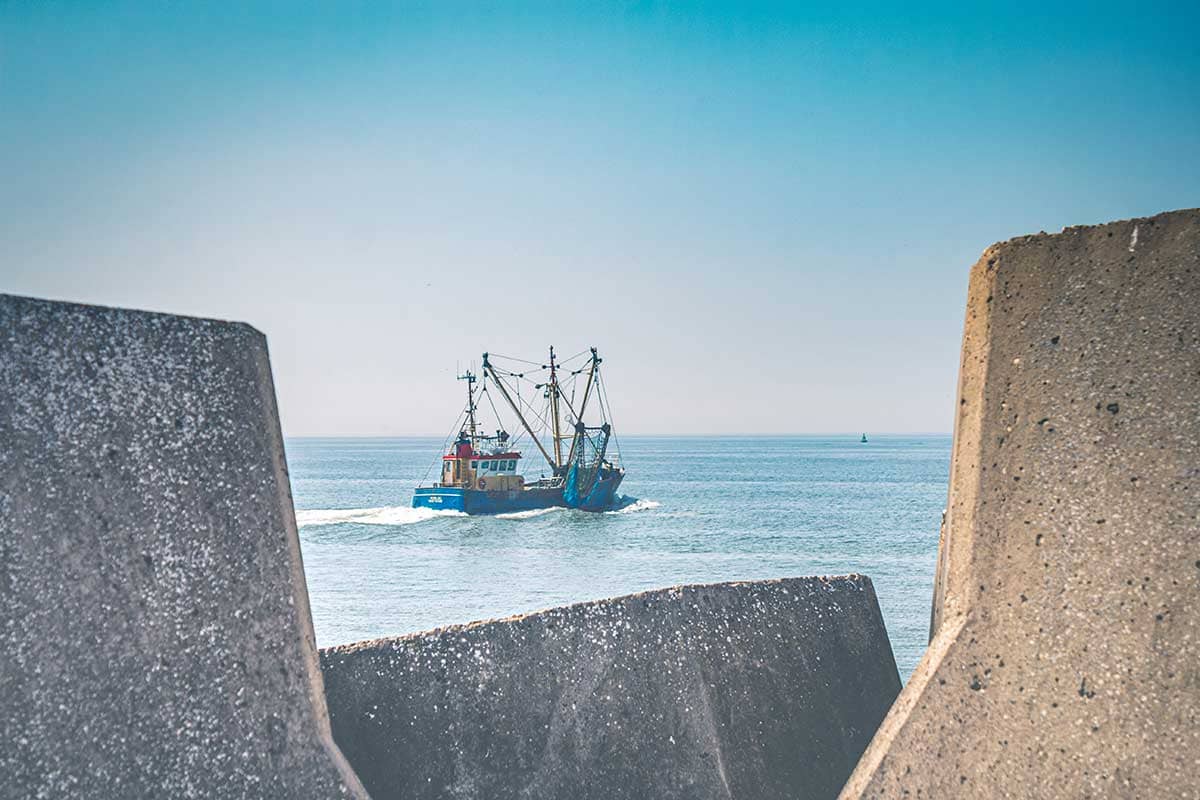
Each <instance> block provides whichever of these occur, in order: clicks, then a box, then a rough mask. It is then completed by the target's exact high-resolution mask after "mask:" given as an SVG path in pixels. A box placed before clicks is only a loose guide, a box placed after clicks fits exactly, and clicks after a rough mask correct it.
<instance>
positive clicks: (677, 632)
mask: <svg viewBox="0 0 1200 800" xmlns="http://www.w3.org/2000/svg"><path fill="white" fill-rule="evenodd" d="M321 664H322V669H323V670H324V673H325V688H326V693H327V698H328V704H329V709H330V718H331V721H332V725H333V732H334V738H335V740H336V741H337V742H338V745H339V746H340V747H341V749H342V752H343V753H345V754H346V757H347V758H348V759H349V760H350V762H351V764H352V765H353V766H354V768H355V770H356V771H357V772H358V775H359V777H360V778H361V779H362V781H363V783H364V785H365V786H366V787H367V789H368V790H369V791H370V792H371V796H372V797H374V798H375V800H386V798H400V797H404V798H423V797H427V798H435V797H438V798H451V797H453V798H497V799H499V798H510V797H511V798H515V797H539V798H556V797H574V798H647V797H655V798H728V797H755V798H767V799H769V798H785V797H786V798H828V797H833V796H834V795H836V794H837V792H838V789H839V788H840V787H841V786H842V784H843V783H844V781H845V779H846V777H847V776H848V775H849V774H850V770H851V769H852V768H853V766H854V764H855V762H856V761H857V760H858V757H859V754H860V753H861V752H862V750H863V749H864V748H865V747H866V744H867V741H868V740H869V739H870V736H871V734H872V733H873V731H874V730H875V728H876V726H877V725H878V724H879V721H880V719H882V717H883V715H884V714H885V713H886V711H887V709H888V707H889V706H890V705H891V703H892V700H893V699H894V698H895V696H896V694H897V693H898V692H899V690H900V680H899V676H898V674H897V671H896V666H895V662H894V660H893V658H892V652H891V647H890V645H889V643H888V640H887V634H886V632H885V630H884V626H883V621H882V618H881V617H880V614H879V608H878V605H877V602H876V599H875V592H874V589H873V588H872V586H871V582H870V580H869V579H867V578H865V577H863V576H858V575H851V576H846V577H838V578H797V579H787V580H776V581H762V582H754V583H730V584H715V585H706V586H683V587H678V588H673V589H666V590H660V591H653V592H646V593H644V594H637V595H631V596H628V597H620V598H615V599H611V600H602V601H598V602H593V603H582V604H578V605H572V606H567V607H563V608H555V609H550V610H548V611H542V612H538V613H535V614H529V615H525V616H519V617H513V618H510V619H502V620H496V621H491V622H481V623H474V624H471V625H461V626H452V627H447V628H442V629H439V630H436V631H431V632H429V633H422V634H414V635H411V636H403V637H398V638H394V639H380V640H376V641H370V642H362V643H358V644H354V645H346V646H341V647H333V648H328V649H324V650H322V651H321Z"/></svg>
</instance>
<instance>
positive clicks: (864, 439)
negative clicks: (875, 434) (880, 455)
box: [862, 433, 867, 444]
mask: <svg viewBox="0 0 1200 800" xmlns="http://www.w3.org/2000/svg"><path fill="white" fill-rule="evenodd" d="M862 443H863V444H866V443H867V435H866V434H865V433H864V434H863V438H862Z"/></svg>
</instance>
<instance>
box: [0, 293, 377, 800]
mask: <svg viewBox="0 0 1200 800" xmlns="http://www.w3.org/2000/svg"><path fill="white" fill-rule="evenodd" d="M0 609H2V612H0V613H2V615H3V616H2V620H3V621H2V623H0V717H2V720H3V722H2V723H0V724H2V725H3V735H2V737H0V797H6V798H7V797H12V798H18V797H19V798H33V797H55V798H58V797H72V798H75V797H96V798H118V797H119V798H132V797H156V798H159V797H231V798H232V797H256V798H257V797H280V798H303V797H321V798H328V797H342V796H344V797H366V794H365V792H364V791H363V790H362V787H361V785H360V784H359V783H358V781H357V778H356V777H355V776H354V774H353V772H352V771H351V770H350V769H349V767H348V766H347V765H346V763H345V761H344V759H342V757H341V755H340V753H339V752H338V750H337V748H336V747H335V746H334V745H333V742H332V739H331V737H330V733H329V725H328V717H327V715H326V711H325V704H324V695H323V688H322V682H321V673H320V669H319V666H318V663H317V656H316V648H315V644H314V639H313V633H312V623H311V620H310V617H309V610H308V596H307V593H306V590H305V584H304V573H303V570H302V568H301V563H300V550H299V544H298V539H297V536H296V526H295V520H294V518H293V511H292V501H291V495H290V488H289V484H288V477H287V467H286V464H285V462H284V454H283V446H282V439H281V436H280V431H279V421H278V418H277V414H276V408H275V395H274V388H273V385H272V382H271V371H270V365H269V363H268V360H267V347H266V340H265V339H264V337H263V336H262V335H261V334H260V333H258V332H257V331H255V330H254V329H252V328H250V327H247V326H245V325H240V324H231V323H225V322H215V321H212V320H202V319H189V318H184V317H177V316H168V315H162V314H149V313H142V312H136V311H126V310H119V309H109V308H98V307H91V306H81V305H73V304H68V303H54V302H47V301H42V300H32V299H27V298H20V297H12V296H0Z"/></svg>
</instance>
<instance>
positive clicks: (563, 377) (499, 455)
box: [412, 347, 625, 514]
mask: <svg viewBox="0 0 1200 800" xmlns="http://www.w3.org/2000/svg"><path fill="white" fill-rule="evenodd" d="M583 356H587V357H588V358H587V360H586V361H584V362H583V363H582V365H580V366H578V367H575V368H572V366H571V364H572V362H575V361H576V360H577V359H579V358H580V357H583ZM497 361H501V362H516V366H515V367H509V366H502V365H501V364H498V363H497ZM601 362H602V359H601V358H600V356H599V354H598V353H597V352H596V348H594V347H592V348H589V349H588V350H585V351H583V352H582V353H579V354H578V355H576V356H572V357H571V358H570V359H566V360H563V361H560V360H559V359H558V358H557V357H556V355H555V353H554V348H553V347H551V348H550V359H549V362H548V363H545V364H540V365H539V364H537V363H536V362H530V361H524V360H521V359H510V358H508V357H504V356H495V355H491V354H488V353H484V354H483V366H482V371H481V374H480V375H475V374H474V373H473V372H471V371H470V370H468V371H467V372H465V373H464V374H462V375H459V376H458V378H459V380H462V381H464V382H465V383H466V386H467V406H466V408H465V409H464V411H463V412H462V414H460V416H459V422H457V423H456V424H455V428H456V429H457V430H458V434H457V436H456V437H455V439H454V442H453V444H452V445H451V446H450V448H449V450H448V452H446V454H445V455H443V456H442V459H441V472H440V475H439V479H438V480H437V481H436V482H434V483H432V484H431V485H422V486H418V487H417V489H416V490H415V491H414V493H413V500H412V504H413V507H414V508H422V507H424V508H435V509H446V510H452V511H461V512H465V513H467V514H496V513H504V512H512V511H525V510H532V509H536V508H551V507H554V506H565V507H568V508H577V509H581V510H584V511H604V510H607V509H610V508H612V507H614V505H615V504H616V502H617V488H618V487H619V486H620V485H621V480H622V479H623V478H624V477H625V470H624V468H623V467H621V466H620V459H619V455H616V456H614V454H612V453H610V450H609V445H610V443H612V444H615V438H614V436H613V429H612V424H611V422H610V420H609V410H608V406H607V401H606V399H605V398H604V393H603V380H602V378H601V376H600V364H601ZM541 378H544V380H542V381H541V382H538V379H541ZM580 381H582V383H583V387H582V392H581V393H580V392H579V383H580ZM477 383H478V384H479V388H478V390H477V389H476V384H477ZM493 393H495V394H498V395H500V398H501V402H502V404H503V405H504V406H506V407H507V409H508V411H509V412H510V413H511V415H513V416H515V418H516V420H517V422H518V423H519V424H520V427H521V430H520V431H519V432H518V434H517V435H516V436H513V437H510V435H509V433H508V432H507V431H506V430H505V429H504V426H503V422H502V421H501V419H500V418H501V415H500V413H499V410H498V409H497V407H496V404H495V400H494V399H493V397H492V394H493ZM485 398H486V400H487V402H488V405H489V406H490V407H491V410H492V412H493V413H494V414H495V416H496V419H497V422H498V424H499V425H500V427H499V428H497V429H496V431H495V433H493V434H484V433H482V432H481V430H480V426H479V422H478V414H479V411H480V409H479V405H480V403H481V402H482V401H483V400H484V399H485ZM539 401H540V402H539ZM589 410H592V411H593V412H594V413H593V417H597V418H598V419H599V422H600V424H598V425H591V426H589V425H588V424H587V423H586V422H585V420H586V419H587V417H586V416H585V415H586V414H587V413H588V411H589ZM525 437H527V438H528V440H529V441H530V442H532V443H533V444H534V446H535V447H536V448H537V450H538V453H539V455H540V456H541V457H542V459H544V461H545V463H546V469H545V470H543V472H542V474H541V475H540V476H539V477H538V478H537V479H534V480H527V479H526V478H525V476H524V475H522V474H521V472H520V469H521V461H522V456H521V452H520V451H519V450H517V449H516V447H517V445H518V444H520V443H521V440H522V439H523V438H525ZM546 437H548V438H549V442H548V444H549V446H547V443H544V442H543V441H542V440H543V438H546Z"/></svg>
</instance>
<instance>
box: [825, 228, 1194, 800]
mask: <svg viewBox="0 0 1200 800" xmlns="http://www.w3.org/2000/svg"><path fill="white" fill-rule="evenodd" d="M956 407H957V423H956V430H955V437H954V448H953V461H952V466H951V475H950V498H949V503H948V508H947V516H946V522H945V528H944V532H943V537H942V541H941V549H940V553H939V558H938V576H937V584H936V590H935V592H936V593H935V598H934V607H933V628H934V637H933V640H932V642H931V644H930V648H929V651H928V652H927V654H926V656H925V658H924V659H923V660H922V662H921V664H920V665H919V666H918V668H917V670H916V672H915V673H914V675H913V676H912V678H911V679H910V681H909V683H908V685H907V686H906V687H905V689H904V692H903V693H902V694H901V696H900V698H899V699H898V700H897V702H896V705H895V707H894V708H893V709H892V711H891V712H890V713H889V714H888V718H887V719H886V720H885V721H884V724H883V725H882V726H881V728H880V731H879V733H878V734H877V735H876V737H875V739H874V740H873V741H872V743H871V747H870V748H869V749H868V751H867V753H866V754H865V755H864V756H863V759H862V761H861V762H860V764H859V766H858V768H857V769H856V770H855V773H854V775H853V777H852V778H851V780H850V782H849V783H848V785H847V786H846V788H845V790H844V792H843V794H842V796H843V797H844V798H859V797H902V796H903V797H997V798H998V797H1031V796H1034V797H1197V796H1200V788H1198V787H1200V666H1198V665H1200V211H1196V210H1191V211H1178V212H1173V213H1167V214H1160V215H1158V216H1156V217H1150V218H1146V219H1136V220H1129V221H1125V222H1114V223H1111V224H1108V225H1101V226H1097V227H1082V228H1069V229H1067V230H1065V231H1063V232H1062V233H1059V234H1056V235H1045V234H1041V235H1037V236H1026V237H1022V238H1019V239H1014V240H1012V241H1009V242H1005V243H1003V244H999V245H995V246H993V247H992V248H990V249H988V250H987V251H986V252H985V253H984V254H983V257H982V258H981V259H980V261H979V263H977V264H976V265H975V267H974V269H973V270H972V273H971V283H970V290H969V297H968V305H967V319H966V327H965V331H964V335H963V349H962V365H961V371H960V378H959V393H958V397H957V399H956Z"/></svg>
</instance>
